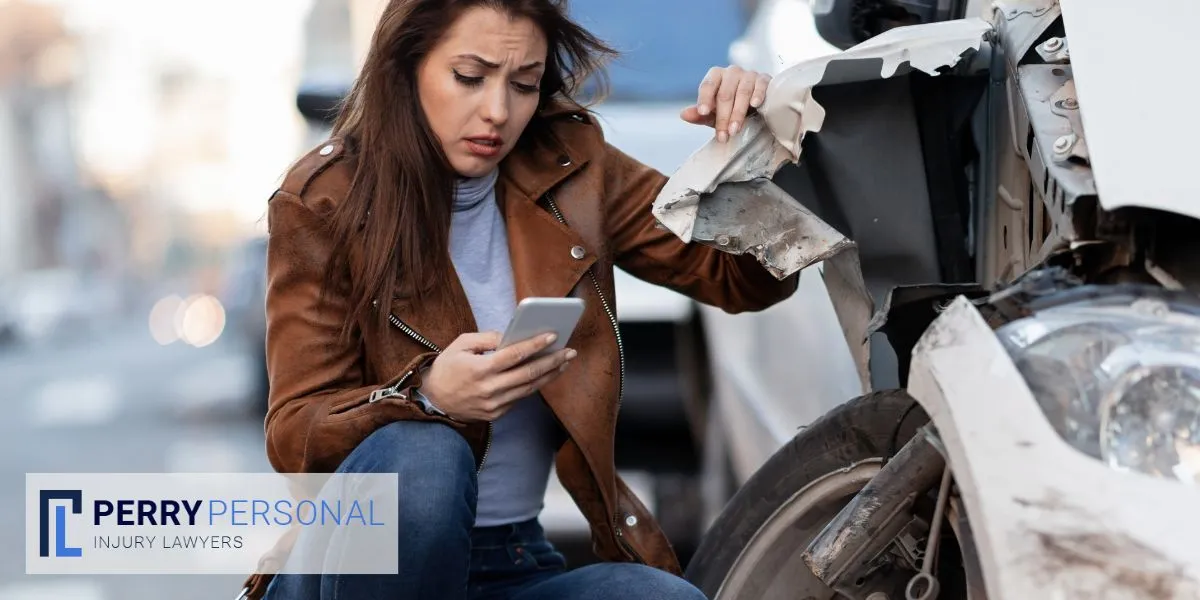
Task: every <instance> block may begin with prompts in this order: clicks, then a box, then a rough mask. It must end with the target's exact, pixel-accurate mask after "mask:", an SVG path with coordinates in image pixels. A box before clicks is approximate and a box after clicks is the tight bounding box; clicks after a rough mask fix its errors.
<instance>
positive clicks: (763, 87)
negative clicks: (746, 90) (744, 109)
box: [750, 73, 771, 108]
mask: <svg viewBox="0 0 1200 600" xmlns="http://www.w3.org/2000/svg"><path fill="white" fill-rule="evenodd" d="M770 86H771V76H770V75H765V74H762V73H759V75H758V78H757V79H755V80H754V93H753V94H751V95H750V106H753V107H754V108H759V107H761V106H762V103H763V102H766V100H767V88H769V87H770Z"/></svg>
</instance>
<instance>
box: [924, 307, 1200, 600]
mask: <svg viewBox="0 0 1200 600" xmlns="http://www.w3.org/2000/svg"><path fill="white" fill-rule="evenodd" d="M910 374H911V379H910V381H909V387H908V390H909V393H910V394H912V395H913V397H915V398H916V399H917V400H918V401H919V402H920V403H921V405H922V406H923V407H924V408H925V410H926V412H928V413H929V415H930V417H931V418H932V420H933V422H934V424H935V425H936V426H937V430H938V432H939V435H940V437H941V439H942V442H943V443H944V445H945V448H946V451H947V453H948V455H949V456H948V461H949V464H950V465H951V467H952V468H953V469H954V476H955V478H956V480H957V481H958V489H959V492H960V494H961V496H962V498H963V501H964V503H965V507H966V511H967V514H968V515H969V516H970V520H971V530H972V533H973V535H974V536H975V547H976V549H977V550H978V552H979V558H980V563H981V568H982V569H983V575H984V580H985V582H986V585H987V595H988V598H990V599H991V600H1027V599H1029V598H1048V599H1050V598H1106V599H1113V600H1116V599H1125V598H1128V599H1130V600H1133V599H1139V600H1141V599H1146V598H1155V599H1166V598H1180V599H1182V598H1197V597H1200V543H1197V540H1200V517H1196V516H1195V515H1196V514H1197V507H1200V488H1198V487H1194V486H1188V485H1185V484H1183V483H1181V482H1179V481H1175V480H1167V479H1158V478H1154V477H1150V476H1147V475H1142V474H1140V473H1125V472H1119V471H1116V470H1114V469H1112V468H1109V467H1108V466H1107V465H1105V464H1103V463H1101V462H1100V461H1098V460H1095V459H1092V458H1090V457H1088V456H1086V455H1084V454H1083V453H1082V452H1079V451H1077V450H1076V449H1074V448H1072V447H1071V446H1070V445H1068V444H1067V442H1066V441H1064V440H1063V439H1062V438H1061V437H1060V436H1059V435H1058V434H1057V433H1056V432H1055V431H1054V429H1053V428H1052V427H1051V425H1050V423H1049V421H1047V420H1046V418H1045V416H1044V415H1043V412H1042V409H1041V408H1040V407H1039V406H1038V404H1037V401H1036V400H1035V399H1034V397H1033V395H1032V393H1031V392H1030V391H1029V388H1028V386H1026V384H1025V381H1024V379H1023V378H1022V377H1021V374H1020V373H1019V372H1018V371H1017V368H1016V366H1015V365H1014V364H1013V362H1012V360H1010V358H1009V356H1008V354H1007V353H1006V352H1005V350H1004V348H1003V347H1002V346H1001V344H1000V341H999V340H998V339H997V338H996V336H995V335H994V334H993V332H992V330H991V328H990V327H988V325H987V324H986V323H985V322H984V320H983V317H982V315H980V314H979V312H978V311H977V310H976V309H975V307H974V306H973V305H972V304H971V303H970V302H969V301H968V300H966V299H965V298H962V297H960V298H958V299H957V300H956V301H954V303H953V304H952V305H951V306H950V307H949V308H948V309H947V310H946V311H945V312H944V313H943V314H942V315H940V316H939V317H938V319H937V320H936V321H934V323H933V325H932V326H931V327H930V328H929V329H928V330H927V331H926V333H925V335H924V336H923V337H922V339H921V342H920V343H919V344H918V345H917V347H916V349H915V351H914V355H913V363H912V369H911V371H910ZM982 382H986V385H981V383H982ZM1184 515H1192V518H1186V519H1181V518H1180V517H1181V516H1184Z"/></svg>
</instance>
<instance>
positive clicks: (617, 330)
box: [544, 192, 646, 563]
mask: <svg viewBox="0 0 1200 600" xmlns="http://www.w3.org/2000/svg"><path fill="white" fill-rule="evenodd" d="M544 197H545V198H546V204H547V206H549V207H550V212H552V213H554V218H555V219H558V222H559V223H562V224H563V225H566V226H568V227H569V225H567V220H566V219H565V218H564V217H563V214H562V212H561V211H559V210H558V204H557V203H555V202H554V196H553V195H551V194H550V193H549V192H547V193H546V195H545V196H544ZM587 273H588V277H589V278H590V279H591V280H592V287H594V288H595V289H596V296H597V297H599V298H600V305H601V306H602V307H604V314H605V315H607V316H608V322H609V324H611V325H612V330H613V335H615V336H616V338H617V357H618V358H619V360H620V364H621V377H620V380H619V381H620V383H619V384H618V386H617V414H620V413H621V403H622V402H623V401H624V400H625V343H624V342H623V341H622V340H621V327H620V325H619V324H618V323H617V314H616V313H615V312H613V309H612V307H611V306H610V305H609V303H608V300H607V299H606V298H605V297H604V292H603V290H602V289H601V288H600V281H599V280H598V279H596V274H595V273H594V272H593V271H592V270H591V269H588V272H587ZM613 531H615V532H616V537H617V542H618V543H620V544H621V546H622V547H624V548H625V551H626V552H628V553H629V554H630V555H632V556H633V557H634V558H635V559H637V561H638V562H642V563H644V562H646V561H645V560H643V559H642V557H641V556H640V555H639V554H638V553H637V551H636V550H634V549H633V547H632V546H630V545H629V542H627V541H625V536H624V534H623V533H622V531H621V511H620V510H617V511H616V512H615V513H614V514H613Z"/></svg>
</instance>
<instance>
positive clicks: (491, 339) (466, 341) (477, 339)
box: [455, 331, 503, 354]
mask: <svg viewBox="0 0 1200 600" xmlns="http://www.w3.org/2000/svg"><path fill="white" fill-rule="evenodd" d="M502 337H503V336H502V335H501V334H500V332H498V331H485V332H482V333H464V334H462V335H460V336H458V339H457V340H455V345H456V346H458V349H459V350H463V351H465V352H473V353H475V354H481V353H483V352H490V351H492V350H495V349H496V347H497V346H499V345H500V339H501V338H502Z"/></svg>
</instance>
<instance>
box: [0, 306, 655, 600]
mask: <svg viewBox="0 0 1200 600" xmlns="http://www.w3.org/2000/svg"><path fill="white" fill-rule="evenodd" d="M248 365H249V363H248V361H247V360H246V359H245V355H244V353H243V352H242V350H241V349H240V348H239V347H238V346H237V344H236V343H233V342H231V341H229V340H227V339H222V340H218V342H217V343H215V344H213V345H212V346H208V347H205V348H193V347H190V346H185V345H182V344H175V345H171V346H166V347H164V346H160V345H158V344H157V343H156V342H155V341H153V339H152V338H151V337H150V335H149V332H148V330H147V328H146V326H145V324H144V322H143V321H140V320H138V321H129V322H115V323H111V324H108V325H106V326H104V327H102V328H101V330H100V331H97V332H94V333H92V334H89V335H87V336H83V337H81V338H77V339H74V340H66V341H60V342H55V343H49V344H46V345H44V346H40V347H36V348H28V347H26V348H17V349H13V348H7V349H0V382H3V384H2V385H0V394H2V396H0V398H2V399H3V405H4V406H5V407H6V410H5V411H4V416H3V418H0V506H4V507H6V510H3V511H0V535H2V536H3V539H7V540H11V542H10V543H7V544H2V545H0V599H4V600H35V599H36V600H126V599H134V600H136V599H141V598H147V599H161V598H170V599H171V600H193V599H194V600H212V599H213V598H233V597H234V596H235V595H236V593H237V591H238V590H239V589H240V584H241V581H242V577H241V576H192V575H189V576H118V575H111V576H95V577H92V576H69V577H52V576H30V575H26V574H25V559H24V554H23V553H24V543H23V541H24V539H25V510H24V493H25V492H24V490H25V474H26V473H31V472H34V473H37V472H82V473H90V472H123V473H128V472H135V473H136V472H147V473H157V472H270V471H271V467H270V465H269V464H268V463H267V461H266V458H265V455H264V453H263V434H262V421H261V417H260V416H258V415H256V414H254V413H253V411H252V410H251V409H250V408H249V405H248V403H247V401H246V400H245V395H246V394H245V390H247V389H249V385H250V381H251V372H250V370H249V366H248ZM633 483H634V485H637V481H636V478H635V480H634V482H633ZM643 497H645V496H643ZM543 521H544V522H545V524H546V527H547V530H548V531H551V532H552V533H553V534H554V535H555V537H556V538H557V539H560V540H562V541H563V542H564V543H565V542H566V541H568V540H574V539H577V538H578V537H579V533H581V532H582V530H581V529H580V528H581V527H582V525H583V522H582V518H581V517H580V516H579V514H578V512H577V510H576V509H575V507H574V505H573V504H572V503H571V502H570V500H569V498H568V497H567V496H566V495H565V493H564V492H562V490H561V488H558V487H557V485H552V490H551V493H550V497H549V499H548V502H547V508H546V511H545V513H544V515H543ZM584 558H586V557H584Z"/></svg>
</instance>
